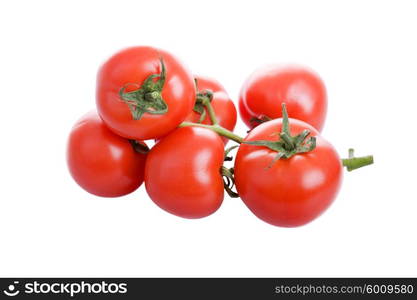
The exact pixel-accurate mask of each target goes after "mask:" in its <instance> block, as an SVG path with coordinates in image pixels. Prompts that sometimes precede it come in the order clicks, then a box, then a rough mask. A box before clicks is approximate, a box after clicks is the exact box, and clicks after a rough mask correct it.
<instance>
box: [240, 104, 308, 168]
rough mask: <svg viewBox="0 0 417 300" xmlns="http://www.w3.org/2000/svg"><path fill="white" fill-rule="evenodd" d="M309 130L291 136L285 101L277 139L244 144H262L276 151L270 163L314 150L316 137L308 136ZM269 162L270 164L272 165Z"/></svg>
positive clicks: (245, 142)
mask: <svg viewBox="0 0 417 300" xmlns="http://www.w3.org/2000/svg"><path fill="white" fill-rule="evenodd" d="M309 135H310V131H309V130H307V129H305V130H303V131H302V132H301V133H299V134H297V135H296V136H292V135H291V133H290V124H289V120H288V113H287V108H286V106H285V103H283V104H282V128H281V132H280V133H279V137H280V138H279V140H278V141H268V140H259V141H244V142H243V143H244V144H248V145H253V146H264V147H267V148H269V149H271V150H274V151H276V152H278V154H277V155H276V156H275V158H274V160H273V161H272V163H274V162H275V161H277V160H279V159H281V158H284V159H288V158H290V157H292V156H294V155H296V154H300V153H306V152H310V151H312V150H314V148H316V138H315V137H314V136H310V137H309V138H307V137H308V136H309ZM272 163H271V165H272Z"/></svg>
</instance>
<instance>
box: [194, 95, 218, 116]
mask: <svg viewBox="0 0 417 300" xmlns="http://www.w3.org/2000/svg"><path fill="white" fill-rule="evenodd" d="M211 100H213V92H212V91H211V90H208V89H207V90H203V91H199V92H198V93H197V96H196V101H195V104H194V108H193V110H194V111H195V112H196V113H198V114H200V119H199V120H198V123H201V122H203V120H204V119H205V118H206V107H207V103H211Z"/></svg>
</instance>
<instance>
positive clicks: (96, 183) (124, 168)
mask: <svg viewBox="0 0 417 300" xmlns="http://www.w3.org/2000/svg"><path fill="white" fill-rule="evenodd" d="M142 144H143V145H145V144H144V143H142ZM145 158H146V155H145V154H140V153H138V152H136V151H135V150H134V149H133V146H132V145H131V143H130V142H129V141H128V140H126V139H124V138H122V137H120V136H118V135H116V134H114V133H113V132H112V131H110V130H109V129H108V128H107V126H105V125H104V123H103V121H102V120H101V119H100V117H99V116H98V114H97V113H96V112H90V113H88V114H86V115H85V116H84V117H82V118H81V119H80V120H79V121H78V122H77V123H76V124H75V125H74V127H73V128H72V130H71V133H70V136H69V139H68V145H67V163H68V168H69V170H70V173H71V175H72V177H73V178H74V180H75V181H76V182H77V183H78V184H79V185H80V186H81V187H82V188H83V189H85V190H86V191H87V192H89V193H92V194H94V195H97V196H102V197H118V196H123V195H126V194H129V193H131V192H133V191H134V190H136V189H137V188H138V187H139V186H140V185H141V184H142V182H143V172H144V168H145Z"/></svg>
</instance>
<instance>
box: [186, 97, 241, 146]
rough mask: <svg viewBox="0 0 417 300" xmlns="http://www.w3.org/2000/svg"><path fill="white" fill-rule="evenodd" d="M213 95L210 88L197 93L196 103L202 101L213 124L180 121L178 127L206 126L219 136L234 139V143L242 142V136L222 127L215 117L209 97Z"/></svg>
mask: <svg viewBox="0 0 417 300" xmlns="http://www.w3.org/2000/svg"><path fill="white" fill-rule="evenodd" d="M212 97H213V93H212V92H211V91H210V90H207V91H205V92H203V93H201V94H199V95H197V103H202V104H203V105H204V106H205V107H206V108H207V111H208V114H209V117H210V121H211V123H212V124H213V125H207V124H201V123H193V122H182V123H181V124H180V125H179V127H188V126H194V127H203V128H208V129H210V130H212V131H214V132H216V133H218V134H219V135H221V136H224V137H226V138H228V139H229V140H232V141H235V142H236V143H239V144H241V143H242V142H243V138H242V137H240V136H238V135H237V134H235V133H233V132H232V131H230V130H228V129H226V128H224V127H222V126H221V125H220V124H219V121H218V120H217V117H216V112H215V111H214V109H213V106H212V105H211V99H212Z"/></svg>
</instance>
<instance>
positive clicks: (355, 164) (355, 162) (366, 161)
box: [342, 149, 374, 172]
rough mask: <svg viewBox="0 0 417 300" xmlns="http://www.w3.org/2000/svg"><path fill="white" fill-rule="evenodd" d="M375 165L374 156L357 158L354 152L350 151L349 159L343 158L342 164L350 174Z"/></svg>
mask: <svg viewBox="0 0 417 300" xmlns="http://www.w3.org/2000/svg"><path fill="white" fill-rule="evenodd" d="M373 163H374V157H373V156H372V155H367V156H361V157H355V156H354V150H353V149H349V158H343V159H342V164H343V166H344V167H346V169H347V170H348V171H349V172H350V171H353V170H356V169H359V168H362V167H364V166H368V165H372V164H373Z"/></svg>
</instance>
